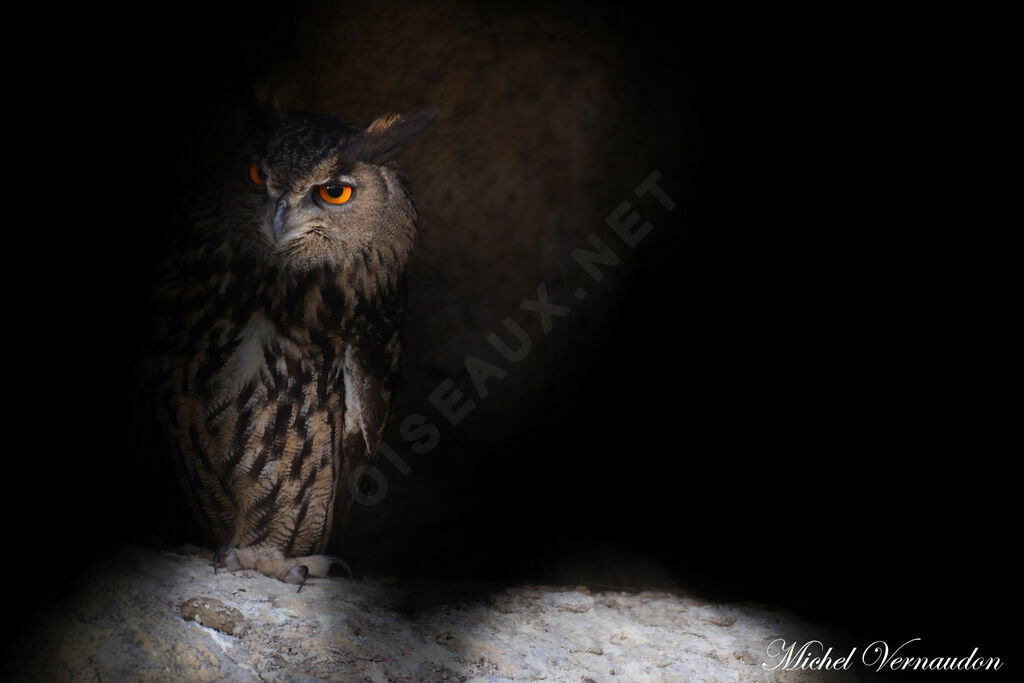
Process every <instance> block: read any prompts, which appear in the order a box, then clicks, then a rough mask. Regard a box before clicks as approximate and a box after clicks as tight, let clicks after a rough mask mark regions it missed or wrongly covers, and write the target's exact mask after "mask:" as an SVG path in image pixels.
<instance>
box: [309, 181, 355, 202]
mask: <svg viewBox="0 0 1024 683" xmlns="http://www.w3.org/2000/svg"><path fill="white" fill-rule="evenodd" d="M317 191H318V192H319V193H320V199H322V200H324V201H325V202H327V203H328V204H344V203H345V202H347V201H348V200H350V199H352V186H351V185H321V186H320V188H319V189H318V190H317Z"/></svg>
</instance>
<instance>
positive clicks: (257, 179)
mask: <svg viewBox="0 0 1024 683" xmlns="http://www.w3.org/2000/svg"><path fill="white" fill-rule="evenodd" d="M249 180H251V181H253V182H254V183H256V184H257V185H262V184H264V183H265V182H267V176H266V175H265V174H264V173H263V169H261V168H260V165H259V164H255V163H254V164H253V165H252V166H250V167H249Z"/></svg>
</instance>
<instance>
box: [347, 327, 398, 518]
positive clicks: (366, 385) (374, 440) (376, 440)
mask: <svg viewBox="0 0 1024 683" xmlns="http://www.w3.org/2000/svg"><path fill="white" fill-rule="evenodd" d="M385 339H386V341H385ZM380 341H384V342H385V343H383V344H380V342H378V343H377V344H375V345H374V347H376V348H371V349H369V350H364V352H360V347H359V346H358V345H351V346H349V347H348V348H347V349H346V352H345V361H344V366H343V379H344V390H345V426H344V430H343V433H342V468H341V480H340V481H339V487H340V489H341V491H340V494H341V496H340V497H341V501H342V504H341V505H339V506H338V507H339V510H338V512H339V513H340V515H341V516H342V517H344V515H345V513H346V512H347V510H348V508H349V506H350V505H351V503H352V500H353V498H354V492H355V491H356V488H355V487H357V486H358V484H359V482H358V479H359V469H360V466H362V465H365V464H368V463H370V462H372V460H373V459H374V457H375V455H376V453H377V448H378V447H379V446H380V444H381V441H382V440H383V438H384V431H385V430H386V429H387V426H388V423H389V421H390V418H391V407H392V397H393V391H394V385H395V383H396V380H397V375H398V369H399V358H400V355H401V340H400V335H399V332H398V330H397V329H395V330H393V331H392V332H391V335H390V337H389V338H384V339H380Z"/></svg>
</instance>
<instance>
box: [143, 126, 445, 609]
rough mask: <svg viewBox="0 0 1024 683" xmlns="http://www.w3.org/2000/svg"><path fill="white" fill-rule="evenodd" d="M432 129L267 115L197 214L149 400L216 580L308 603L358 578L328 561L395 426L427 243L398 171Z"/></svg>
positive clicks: (156, 350) (158, 306)
mask: <svg viewBox="0 0 1024 683" xmlns="http://www.w3.org/2000/svg"><path fill="white" fill-rule="evenodd" d="M433 119H434V113H433V111H431V110H426V111H422V112H416V113H413V114H409V115H388V116H384V117H381V118H379V119H377V120H376V121H374V122H373V123H372V124H370V125H369V126H368V127H367V128H366V129H362V128H359V127H357V126H354V125H351V124H349V123H346V122H344V121H341V120H340V119H337V118H334V117H331V116H323V115H312V114H305V113H278V112H277V111H276V110H272V109H265V110H263V113H262V115H261V116H260V117H258V120H259V122H260V124H259V125H258V126H255V131H256V134H255V135H254V136H253V137H254V139H253V140H252V142H251V143H250V144H249V145H248V147H247V148H246V149H245V150H244V153H242V154H240V155H239V156H238V158H237V159H235V160H234V162H233V163H231V164H229V168H228V171H227V172H226V173H225V174H224V176H223V178H222V179H221V180H220V181H219V182H218V184H217V187H216V188H215V189H214V190H213V191H206V192H202V193H198V194H197V195H196V197H195V198H194V199H192V200H191V201H190V202H189V204H188V210H187V211H186V212H185V213H186V218H187V222H188V229H187V231H186V237H185V238H184V240H183V242H182V245H181V248H180V250H179V251H178V252H177V253H175V255H174V257H173V258H171V259H169V260H168V261H166V262H165V263H164V264H163V265H162V266H161V268H160V269H159V273H158V275H157V277H156V279H155V286H154V288H153V295H152V299H151V304H150V310H149V318H150V321H151V325H150V341H151V348H150V353H149V360H148V364H147V367H148V368H149V372H148V374H149V382H148V386H149V387H150V390H151V396H152V398H153V406H154V409H155V410H156V413H157V417H158V422H159V424H160V425H161V426H162V432H163V434H164V435H165V437H166V443H167V446H168V451H169V453H170V455H171V458H172V460H173V462H174V469H175V470H176V471H177V473H178V475H179V479H180V481H181V484H182V487H183V490H184V494H185V497H186V498H187V500H188V501H189V504H190V507H191V509H192V511H193V513H194V515H195V517H196V520H197V521H198V522H199V524H200V525H202V526H203V527H204V528H205V529H206V530H207V531H208V532H209V534H210V536H211V537H212V539H213V540H214V541H215V542H216V544H217V545H218V546H219V550H218V551H217V553H216V554H215V556H214V571H216V569H217V568H218V567H226V568H228V569H239V568H243V569H255V570H257V571H259V572H261V573H263V574H265V575H267V576H271V577H275V578H277V579H280V580H282V581H285V582H289V583H293V584H299V590H301V589H302V585H303V584H304V583H305V582H306V580H307V578H308V577H309V576H325V575H327V572H328V570H329V568H330V565H331V564H332V563H338V564H341V565H342V566H344V563H343V562H341V560H339V559H337V558H333V557H330V556H326V555H324V554H323V553H324V552H325V550H326V547H327V543H328V539H329V538H330V534H331V529H332V527H334V526H337V525H338V524H340V520H341V519H342V518H343V517H344V514H345V512H346V510H347V509H348V507H349V506H350V503H351V499H352V496H351V494H350V490H351V489H350V488H349V486H350V481H349V479H350V474H351V473H352V472H353V470H354V469H355V468H357V467H359V466H360V465H361V464H363V463H365V462H367V461H368V460H369V459H371V458H373V457H374V454H375V452H376V449H377V446H378V444H379V443H380V441H381V438H382V433H383V431H384V429H385V427H386V425H387V423H388V419H389V415H390V411H391V403H392V393H393V391H394V382H395V378H396V375H397V371H398V369H399V360H400V354H401V337H400V327H401V322H402V315H403V310H404V305H405V269H406V265H407V263H408V260H409V256H410V252H411V251H412V248H413V243H414V241H415V237H416V218H417V215H416V209H415V206H414V203H413V197H412V192H411V189H410V185H409V182H408V180H407V179H406V177H405V176H404V175H403V172H402V170H401V169H400V167H399V166H398V163H397V161H395V156H396V155H397V154H398V152H399V151H400V150H401V149H402V147H403V146H404V145H405V144H406V143H408V142H409V141H410V140H412V139H413V138H414V137H416V136H417V135H419V134H420V133H421V132H422V131H424V130H425V129H426V128H427V127H428V126H429V125H430V123H431V122H432V121H433ZM344 568H345V569H346V570H347V566H344Z"/></svg>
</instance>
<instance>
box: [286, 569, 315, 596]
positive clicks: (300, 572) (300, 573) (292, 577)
mask: <svg viewBox="0 0 1024 683" xmlns="http://www.w3.org/2000/svg"><path fill="white" fill-rule="evenodd" d="M308 578H309V567H307V566H306V565H304V564H297V565H295V566H294V567H292V568H291V569H289V570H288V572H287V573H286V574H285V575H284V577H283V578H282V581H284V582H285V583H297V584H299V590H297V591H295V592H296V593H298V592H299V591H301V590H302V587H303V586H305V585H306V579H308Z"/></svg>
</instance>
